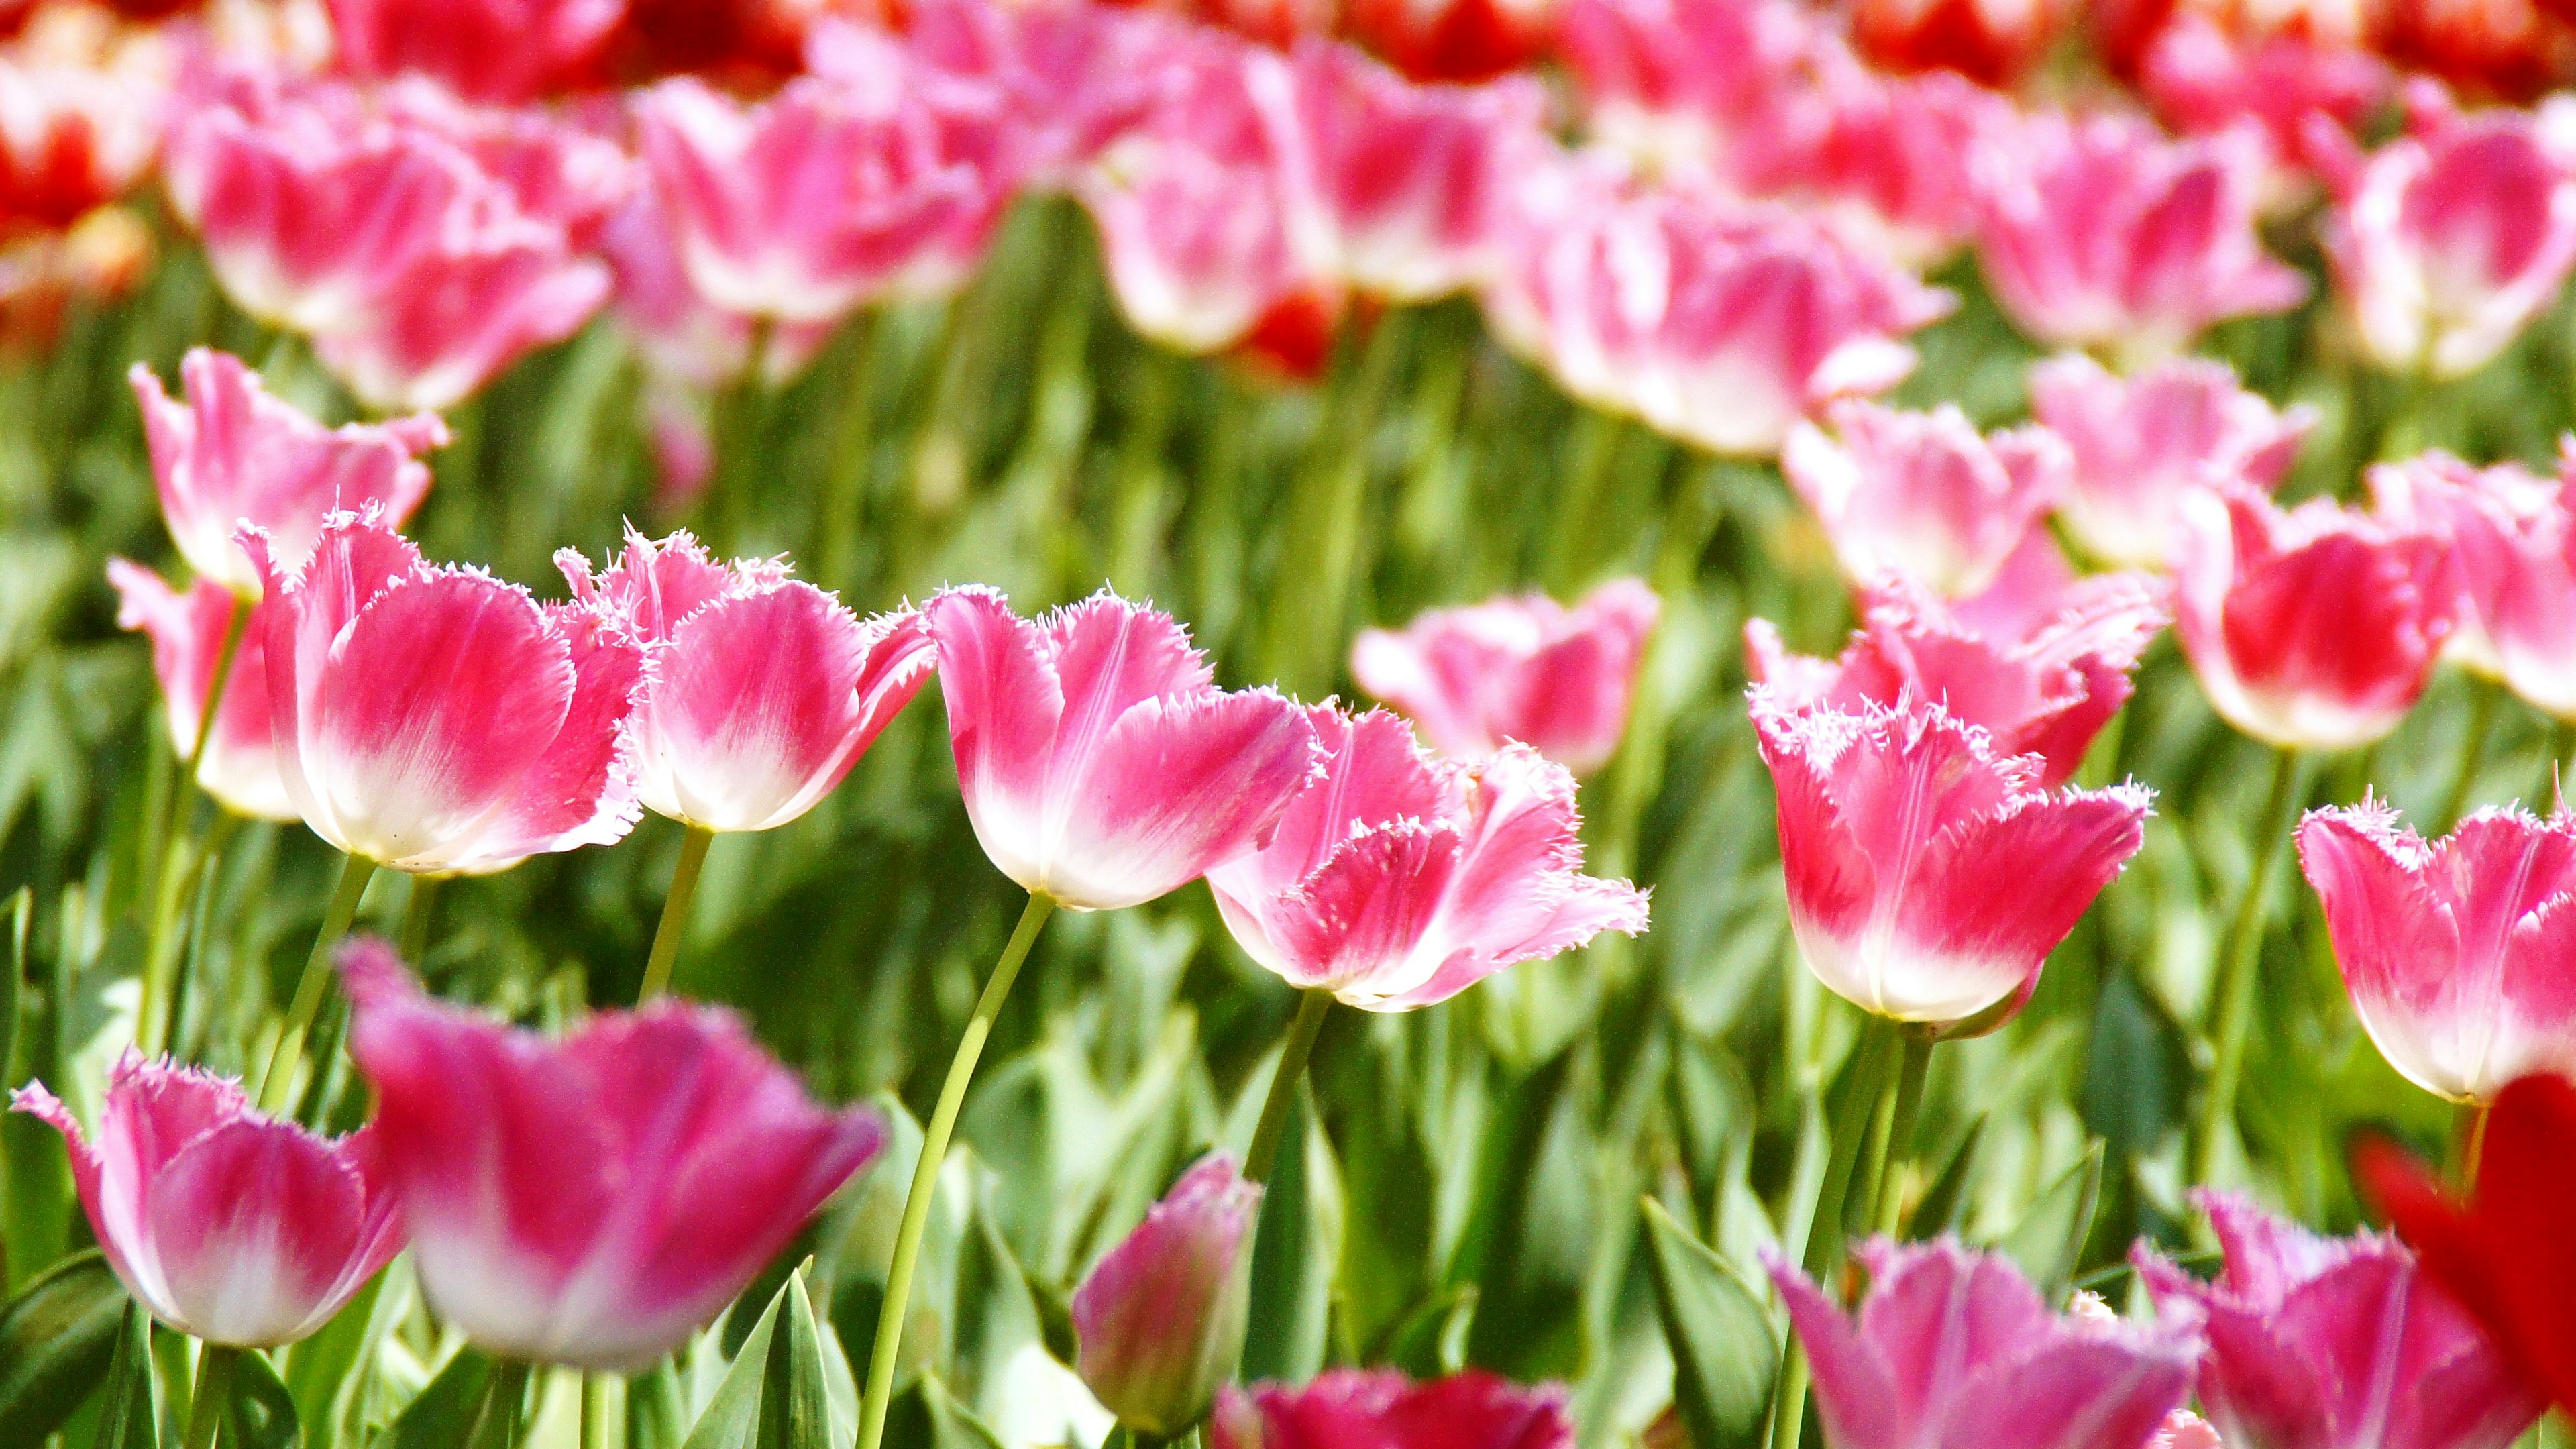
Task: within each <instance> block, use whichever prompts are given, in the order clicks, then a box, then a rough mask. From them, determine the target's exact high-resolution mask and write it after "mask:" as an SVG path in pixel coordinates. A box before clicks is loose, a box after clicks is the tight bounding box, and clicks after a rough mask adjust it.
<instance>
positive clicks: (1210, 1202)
mask: <svg viewBox="0 0 2576 1449" xmlns="http://www.w3.org/2000/svg"><path fill="white" fill-rule="evenodd" d="M1260 1216H1261V1184H1260V1183H1257V1182H1247V1181H1245V1180H1244V1179H1243V1177H1242V1176H1241V1175H1240V1174H1238V1173H1237V1172H1236V1170H1235V1165H1234V1159H1233V1158H1231V1157H1228V1156H1226V1155H1225V1154H1223V1153H1217V1154H1214V1155H1211V1156H1209V1157H1207V1158H1204V1159H1202V1160H1201V1161H1200V1162H1199V1164H1198V1165H1197V1166H1195V1167H1193V1168H1191V1169H1190V1170H1189V1171H1188V1172H1186V1173H1183V1174H1182V1175H1181V1180H1180V1181H1179V1182H1176V1183H1174V1184H1172V1190H1171V1191H1170V1192H1167V1193H1165V1194H1164V1195H1163V1200H1162V1201H1161V1202H1158V1203H1156V1204H1154V1206H1153V1208H1152V1210H1150V1211H1149V1212H1147V1213H1146V1214H1145V1221H1144V1222H1143V1223H1141V1224H1139V1225H1138V1226H1137V1228H1136V1230H1135V1231H1134V1232H1132V1233H1129V1234H1128V1235H1127V1236H1126V1237H1125V1238H1124V1239H1122V1240H1120V1242H1119V1244H1118V1246H1116V1247H1114V1248H1111V1249H1110V1250H1109V1252H1108V1254H1107V1256H1105V1257H1103V1258H1102V1259H1101V1260H1100V1262H1099V1263H1098V1264H1097V1265H1096V1266H1094V1267H1093V1268H1092V1270H1091V1272H1090V1273H1089V1274H1087V1275H1086V1276H1085V1277H1084V1278H1083V1280H1082V1286H1081V1287H1079V1288H1076V1289H1075V1290H1074V1292H1073V1328H1074V1332H1075V1334H1076V1335H1078V1336H1079V1338H1080V1340H1081V1345H1080V1346H1081V1352H1080V1355H1079V1357H1078V1358H1077V1359H1076V1367H1077V1370H1078V1371H1079V1372H1080V1373H1081V1375H1082V1381H1083V1382H1084V1383H1085V1384H1087V1385H1089V1386H1090V1388H1091V1391H1092V1392H1093V1393H1094V1394H1097V1395H1099V1396H1100V1402H1101V1403H1103V1404H1105V1405H1107V1406H1108V1407H1109V1409H1110V1410H1111V1412H1113V1413H1115V1414H1117V1416H1118V1419H1119V1422H1121V1423H1124V1424H1127V1425H1130V1426H1132V1427H1134V1428H1137V1429H1142V1430H1144V1431H1145V1432H1147V1433H1150V1434H1154V1435H1157V1436H1159V1437H1162V1438H1166V1439H1168V1438H1172V1437H1174V1436H1176V1435H1178V1434H1180V1433H1182V1432H1183V1431H1185V1430H1187V1429H1188V1428H1189V1427H1190V1426H1191V1425H1193V1424H1196V1423H1197V1422H1198V1421H1199V1420H1200V1419H1202V1418H1204V1417H1206V1415H1207V1411H1208V1406H1209V1405H1211V1404H1213V1403H1215V1402H1216V1391H1217V1387H1218V1386H1219V1385H1221V1384H1223V1383H1224V1382H1225V1381H1226V1378H1227V1377H1228V1376H1229V1375H1231V1374H1232V1373H1233V1372H1234V1363H1235V1360H1236V1359H1237V1358H1238V1357H1240V1356H1241V1354H1242V1352H1243V1334H1244V1324H1245V1321H1246V1319H1247V1317H1248V1316H1249V1313H1250V1310H1251V1302H1252V1251H1251V1249H1252V1227H1253V1224H1254V1223H1255V1222H1257V1221H1259V1219H1260Z"/></svg>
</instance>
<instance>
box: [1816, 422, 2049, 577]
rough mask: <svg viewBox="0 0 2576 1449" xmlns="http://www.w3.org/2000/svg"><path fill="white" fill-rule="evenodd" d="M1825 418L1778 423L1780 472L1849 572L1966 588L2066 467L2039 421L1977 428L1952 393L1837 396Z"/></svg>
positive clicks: (2007, 545) (2027, 522) (2042, 508)
mask: <svg viewBox="0 0 2576 1449" xmlns="http://www.w3.org/2000/svg"><path fill="white" fill-rule="evenodd" d="M1831 417H1832V421H1833V425H1834V433H1835V434H1836V435H1838V436H1828V435H1827V434H1826V433H1824V432H1823V431H1822V430H1821V429H1819V428H1817V427H1816V426H1815V425H1814V424H1812V423H1803V422H1802V423H1800V424H1798V425H1797V426H1796V427H1795V428H1793V429H1791V430H1790V433H1789V440H1788V445H1787V446H1786V447H1784V448H1783V449H1781V452H1780V471H1782V472H1783V473H1785V474H1787V475H1788V478H1789V483H1790V486H1791V487H1793V488H1795V489H1796V490H1797V492H1798V496H1799V497H1801V498H1803V499H1805V500H1806V503H1807V507H1808V508H1809V509H1811V510H1813V512H1814V513H1815V515H1816V521H1817V522H1819V523H1821V524H1823V525H1824V529H1825V536H1826V537H1827V538H1829V539H1831V540H1832V541H1833V545H1834V554H1835V556H1836V557H1837V558H1839V559H1840V560H1841V561H1842V566H1843V573H1844V575H1845V576H1846V577H1849V578H1851V579H1852V580H1854V581H1856V582H1868V581H1870V580H1874V579H1876V578H1878V577H1879V576H1881V575H1882V574H1891V573H1892V574H1897V575H1900V576H1902V577H1905V578H1909V579H1913V580H1916V581H1917V582H1920V583H1922V584H1923V585H1924V586H1925V587H1927V588H1930V589H1931V590H1933V591H1934V592H1936V593H1940V594H1947V595H1952V596H1959V595H1966V594H1973V593H1976V592H1978V591H1979V590H1981V589H1983V588H1985V587H1986V585H1988V584H1990V583H1992V582H1993V581H1994V578H1995V575H1996V574H1997V573H1998V572H1999V571H2000V570H2001V569H2002V568H2003V566H2004V561H2005V560H2006V559H2009V558H2011V557H2012V556H2013V554H2014V552H2015V551H2016V550H2017V549H2019V548H2020V547H2021V545H2022V540H2023V539H2024V538H2026V537H2028V536H2029V534H2030V531H2031V529H2032V527H2033V526H2034V525H2035V524H2036V523H2037V522H2038V521H2039V518H2040V516H2041V515H2042V514H2045V513H2046V512H2048V510H2049V509H2050V508H2052V507H2054V506H2055V505H2056V504H2057V501H2058V500H2059V498H2060V497H2062V496H2063V495H2064V494H2065V492H2066V487H2067V481H2068V478H2069V475H2070V474H2071V473H2072V472H2073V470H2074V460H2073V458H2072V456H2071V455H2069V454H2068V452H2067V450H2066V445H2065V443H2063V442H2061V441H2059V439H2058V438H2057V436H2056V434H2054V433H2051V432H2049V431H2048V430H2047V429H2046V428H2027V427H2026V428H2015V429H2012V430H2010V431H2006V432H1999V433H1994V434H1992V435H1989V436H1983V437H1981V436H1979V435H1978V433H1977V429H1976V425H1975V424H1973V423H1971V422H1969V421H1968V417H1967V414H1965V413H1963V412H1961V411H1959V409H1958V407H1957V405H1956V404H1952V403H1944V404H1942V405H1941V406H1940V407H1939V408H1938V409H1936V410H1934V411H1932V412H1929V413H1910V412H1898V411H1895V410H1893V409H1890V408H1883V407H1878V406H1875V405H1874V404H1870V403H1864V402H1846V403H1842V404H1839V405H1838V406H1836V407H1835V408H1834V409H1833V412H1832V414H1831Z"/></svg>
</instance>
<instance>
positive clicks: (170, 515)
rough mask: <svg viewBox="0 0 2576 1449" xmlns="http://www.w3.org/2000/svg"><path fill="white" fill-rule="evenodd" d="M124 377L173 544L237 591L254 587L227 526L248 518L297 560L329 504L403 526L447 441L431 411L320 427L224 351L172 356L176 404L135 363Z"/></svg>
mask: <svg viewBox="0 0 2576 1449" xmlns="http://www.w3.org/2000/svg"><path fill="white" fill-rule="evenodd" d="M128 376H129V378H130V379H131V380H132V382H133V385H134V398H135V401H136V402H137V403H138V404H140V405H141V407H142V409H143V438H144V441H145V442H146V443H147V444H149V445H150V448H151V451H152V478H153V481H154V483H155V484H157V485H158V486H159V488H160V491H161V516H162V518H163V519H164V520H165V521H167V522H168V524H169V525H170V538H171V541H172V542H174V543H176V544H178V546H179V554H180V556H181V557H182V558H185V559H186V560H187V561H188V566H189V567H190V568H193V569H195V570H196V571H197V572H198V573H199V574H200V575H202V576H204V577H206V578H209V579H213V580H214V581H216V582H217V583H220V584H222V585H224V586H225V587H227V588H229V589H231V590H232V591H233V592H235V593H240V594H250V595H256V594H257V593H258V592H259V586H260V579H259V574H258V572H257V571H256V570H254V569H253V568H252V567H251V564H250V559H249V556H248V555H246V554H244V553H243V552H242V551H241V549H240V547H239V546H238V545H236V544H235V543H234V542H233V530H234V529H235V528H236V527H238V526H239V525H241V524H243V523H245V522H247V523H251V524H255V525H257V526H258V527H259V528H261V529H262V530H264V531H265V532H266V533H267V534H268V538H269V546H270V547H271V548H272V549H274V550H275V551H276V554H277V556H278V557H279V558H280V559H282V560H284V561H285V562H286V563H287V564H288V565H289V566H290V567H299V568H300V567H302V565H303V562H304V560H305V559H307V558H309V557H311V556H312V553H313V540H314V538H315V537H316V536H317V535H319V534H320V533H321V531H322V519H323V516H324V515H325V514H328V513H331V512H333V511H334V510H339V511H345V512H351V513H354V512H357V511H359V510H361V509H365V508H370V507H372V508H374V509H375V510H376V511H377V512H378V514H379V515H380V516H381V517H382V518H383V519H384V521H385V523H386V524H387V525H388V526H389V527H394V528H400V527H401V526H402V523H403V520H404V519H406V518H409V517H410V516H411V511H412V510H413V509H415V508H417V507H419V506H420V500H421V498H422V496H423V495H425V494H427V493H428V492H429V465H428V464H426V463H423V462H421V461H419V455H420V454H422V453H425V452H427V451H429V450H430V449H432V448H437V447H443V446H445V445H446V443H447V425H446V424H445V423H443V422H441V421H439V419H438V417H437V415H436V414H433V413H420V414H416V415H414V416H412V417H408V418H399V419H396V420H394V421H392V422H389V423H381V424H366V423H348V424H345V425H343V426H341V427H337V428H326V427H323V426H322V425H321V424H319V423H317V422H315V421H313V419H312V418H310V417H308V416H306V415H305V413H304V411H303V410H302V409H300V408H298V407H296V406H295V405H294V404H293V403H290V402H285V401H283V400H281V399H279V398H275V397H272V396H270V395H269V392H268V390H267V388H266V387H264V386H262V385H261V382H260V377H259V374H258V373H256V372H253V371H251V370H250V368H248V367H247V366H245V365H243V363H242V360H241V359H240V358H237V357H235V356H233V355H232V354H231V353H228V352H216V351H212V350H211V349H208V348H204V347H196V348H191V349H189V351H188V355H187V356H186V357H185V358H183V359H181V361H180V363H179V379H180V383H181V385H182V387H183V388H184V389H185V391H186V396H187V401H185V402H184V403H183V402H178V401H174V400H173V399H172V398H171V397H170V396H169V394H167V393H165V392H163V391H162V390H161V379H160V378H158V377H156V376H154V375H153V372H152V369H150V368H148V367H146V366H144V365H143V364H142V363H139V362H138V363H136V364H135V365H134V368H133V371H132V372H131V373H129V374H128Z"/></svg>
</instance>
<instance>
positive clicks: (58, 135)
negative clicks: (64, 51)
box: [0, 57, 161, 233]
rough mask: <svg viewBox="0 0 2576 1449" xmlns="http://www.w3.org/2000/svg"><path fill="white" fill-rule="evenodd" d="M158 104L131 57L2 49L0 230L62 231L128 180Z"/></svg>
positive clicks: (149, 151)
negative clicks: (67, 58) (121, 60)
mask: <svg viewBox="0 0 2576 1449" xmlns="http://www.w3.org/2000/svg"><path fill="white" fill-rule="evenodd" d="M160 106H161V98H160V96H159V95H157V94H155V90H154V88H153V87H152V86H150V85H148V84H147V83H146V82H145V81H144V80H143V78H142V77H141V76H139V75H137V74H135V73H134V67H131V66H124V65H119V64H116V63H114V62H109V63H105V64H80V65H75V64H66V63H62V62H59V61H51V62H48V61H43V60H33V59H30V60H23V61H22V60H18V59H14V58H6V57H0V233H14V232H17V231H21V230H37V231H60V230H62V229H64V228H65V227H68V226H70V225H71V224H72V223H73V222H76V221H78V220H80V219H81V217H83V216H85V215H87V214H88V213H89V212H90V211H91V210H92V209H94V208H96V207H100V206H104V205H106V204H107V203H108V202H111V201H114V200H116V199H117V198H118V197H120V196H123V195H124V194H125V193H126V192H127V191H129V190H131V189H132V188H133V186H134V184H135V182H137V181H139V180H141V179H142V176H143V173H144V171H145V170H146V169H147V168H148V167H149V166H150V165H151V164H152V155H153V151H154V149H155V148H156V147H157V146H158V144H159V141H160V134H159V132H160V126H159V117H160Z"/></svg>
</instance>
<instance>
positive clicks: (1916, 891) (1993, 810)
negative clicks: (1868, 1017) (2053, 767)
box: [1753, 688, 2153, 1036]
mask: <svg viewBox="0 0 2576 1449" xmlns="http://www.w3.org/2000/svg"><path fill="white" fill-rule="evenodd" d="M1753 724H1754V729H1755V731H1756V733H1757V736H1758V741H1759V745H1760V748H1761V751H1762V759H1763V762H1764V763H1765V764H1767V765H1769V766H1770V767H1771V780H1772V784H1773V786H1774V787H1775V788H1776V789H1777V791H1778V794H1779V819H1780V859H1781V865H1782V867H1783V869H1784V871H1785V873H1786V876H1787V884H1788V892H1789V925H1790V929H1791V930H1792V932H1793V933H1794V934H1795V935H1796V936H1797V939H1798V954H1799V956H1800V957H1801V958H1803V959H1804V960H1805V962H1806V963H1807V969H1808V970H1810V971H1812V972H1814V973H1815V974H1816V979H1817V980H1819V981H1822V982H1823V983H1824V984H1825V985H1826V986H1827V987H1828V988H1830V989H1831V990H1832V991H1833V992H1834V993H1835V994H1837V995H1839V996H1841V997H1843V998H1844V999H1845V1000H1848V1001H1850V1002H1851V1003H1852V1004H1853V1005H1855V1006H1858V1007H1860V1008H1861V1009H1862V1010H1863V1011H1867V1012H1869V1013H1871V1014H1873V1015H1876V1016H1883V1017H1888V1018H1891V1019H1893V1020H1896V1021H1902V1022H1920V1023H1925V1024H1927V1025H1930V1026H1932V1027H1934V1028H1936V1029H1937V1030H1938V1032H1939V1034H1940V1035H1943V1036H1969V1035H1975V1034H1977V1033H1979V1032H1984V1031H1991V1030H1993V1029H1994V1028H1995V1027H1997V1026H2000V1025H2002V1024H2003V1022H2005V1021H2006V1020H2009V1019H2010V1017H2011V1015H2012V1014H2013V1013H2014V1012H2016V1011H2018V1010H2020V1009H2021V1005H2022V1003H2023V1002H2025V1001H2027V1000H2029V999H2030V993H2031V992H2032V990H2034V989H2035V988H2036V987H2037V986H2038V985H2039V972H2040V967H2041V966H2042V965H2044V964H2045V963H2046V962H2047V960H2048V953H2049V951H2050V950H2051V949H2053V948H2054V947H2055V946H2056V945H2057V943H2058V942H2059V941H2061V940H2063V939H2065V937H2066V933H2067V932H2068V931H2069V930H2072V929H2073V928H2074V926H2075V921H2076V918H2077V917H2079V916H2081V915H2083V914H2084V910H2085V908H2086V907H2087V906H2090V905H2091V904H2093V898H2094V897H2095V896H2096V895H2098V894H2100V893H2101V890H2102V888H2103V887H2104V886H2106V885H2109V884H2110V883H2111V881H2112V879H2113V878H2114V877H2116V876H2117V875H2118V874H2119V873H2120V869H2121V867H2122V866H2123V865H2125V864H2127V862H2128V859H2129V857H2130V856H2132V855H2135V854H2137V851H2138V847H2139V846H2140V845H2141V844H2143V843H2144V842H2145V838H2146V819H2147V807H2148V802H2149V801H2150V800H2151V799H2152V798H2153V797H2152V795H2151V793H2150V792H2149V791H2148V790H2147V789H2146V788H2145V787H2143V786H2140V785H2135V784H2127V785H2115V786H2113V787H2111V788H2110V789H2107V790H2065V791H2060V792H2059V793H2057V794H2054V795H2052V794H2050V793H2048V792H2047V791H2045V790H2043V789H2042V788H2040V784H2039V780H2040V775H2041V771H2042V769H2043V768H2044V764H2043V762H2042V761H2041V760H2039V759H2037V758H2035V757H2032V756H2028V755H2018V756H2016V755H2004V754H2001V753H2000V752H1998V751H1997V750H1996V748H1995V746H1994V743H1993V741H1992V739H1991V737H1989V736H1988V735H1987V734H1986V732H1985V731H1984V730H1981V729H1977V728H1975V727H1973V726H1970V725H1967V724H1963V723H1961V722H1960V721H1959V720H1958V718H1957V717H1956V716H1954V715H1952V714H1951V713H1950V712H1949V711H1948V710H1946V709H1944V708H1942V707H1941V706H1940V705H1938V704H1932V703H1925V702H1921V701H1909V702H1907V703H1906V704H1905V705H1904V706H1903V707H1901V708H1888V707H1885V706H1881V705H1877V704H1867V705H1864V706H1863V707H1862V708H1861V709H1860V710H1859V711H1858V712H1856V713H1848V714H1847V713H1844V712H1843V711H1841V710H1838V709H1834V708H1832V707H1830V706H1825V705H1816V706H1810V707H1808V708H1806V709H1802V710H1797V711H1794V712H1792V711H1790V710H1788V709H1786V708H1783V707H1782V706H1781V704H1780V703H1778V702H1776V701H1775V700H1774V699H1773V698H1772V697H1771V696H1770V695H1769V693H1768V692H1767V691H1765V690H1762V689H1759V688H1757V689H1756V690H1755V692H1754V696H1753ZM1999 881H2010V882H2011V883H2012V885H2011V888H2010V889H1997V887H1996V883H1997V882H1999Z"/></svg>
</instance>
